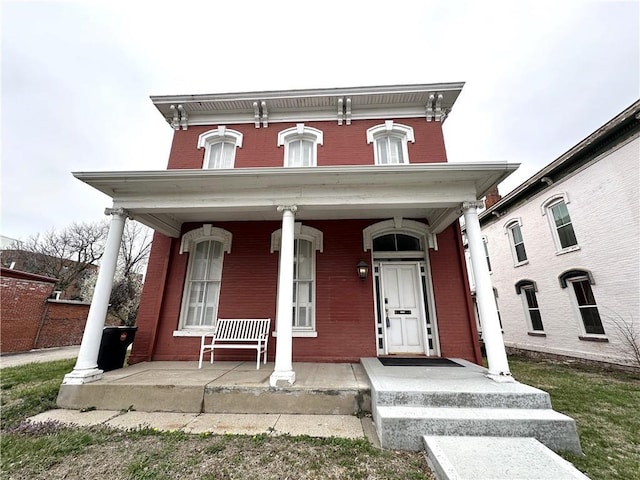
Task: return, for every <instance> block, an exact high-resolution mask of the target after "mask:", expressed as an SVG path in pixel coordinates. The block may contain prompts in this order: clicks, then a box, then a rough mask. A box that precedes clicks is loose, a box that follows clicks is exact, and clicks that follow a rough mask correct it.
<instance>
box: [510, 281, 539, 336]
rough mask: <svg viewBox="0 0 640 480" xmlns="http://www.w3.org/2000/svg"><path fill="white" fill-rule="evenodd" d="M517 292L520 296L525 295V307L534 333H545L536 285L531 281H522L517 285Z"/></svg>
mask: <svg viewBox="0 0 640 480" xmlns="http://www.w3.org/2000/svg"><path fill="white" fill-rule="evenodd" d="M516 292H517V293H518V294H519V295H520V294H522V293H524V306H525V313H526V316H527V320H528V323H529V328H530V329H531V330H532V331H533V332H542V331H544V327H543V325H542V315H540V307H539V306H538V298H537V297H536V284H535V283H534V282H532V281H531V280H522V281H520V282H518V283H516Z"/></svg>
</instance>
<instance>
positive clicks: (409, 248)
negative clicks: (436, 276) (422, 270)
mask: <svg viewBox="0 0 640 480" xmlns="http://www.w3.org/2000/svg"><path fill="white" fill-rule="evenodd" d="M373 250H374V252H420V251H422V247H421V245H420V239H419V238H416V237H414V236H413V235H406V234H403V233H387V234H386V235H382V236H380V237H376V238H374V239H373Z"/></svg>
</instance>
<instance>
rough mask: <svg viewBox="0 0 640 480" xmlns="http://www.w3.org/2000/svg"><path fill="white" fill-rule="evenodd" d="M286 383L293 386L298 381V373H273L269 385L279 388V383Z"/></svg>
mask: <svg viewBox="0 0 640 480" xmlns="http://www.w3.org/2000/svg"><path fill="white" fill-rule="evenodd" d="M281 381H285V382H287V383H288V384H289V385H293V384H294V383H295V381H296V372H294V371H293V370H291V371H288V372H273V373H272V374H271V376H270V377H269V385H271V386H272V387H277V386H278V382H281Z"/></svg>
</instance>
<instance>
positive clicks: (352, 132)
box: [168, 118, 447, 169]
mask: <svg viewBox="0 0 640 480" xmlns="http://www.w3.org/2000/svg"><path fill="white" fill-rule="evenodd" d="M381 123H384V121H383V120H355V121H353V122H352V123H351V125H346V124H344V125H338V124H337V122H335V121H333V122H304V125H305V126H308V127H313V128H317V129H319V130H321V131H322V132H323V144H322V145H318V166H329V165H373V163H374V160H373V144H367V133H366V132H367V129H368V128H370V127H373V126H375V125H380V124H381ZM397 123H401V124H403V125H408V126H411V127H413V129H414V135H415V143H411V142H409V144H408V150H409V161H410V162H411V163H433V162H446V161H447V159H446V153H445V145H444V138H443V135H442V124H441V122H425V120H424V118H422V119H420V118H403V119H399V120H397ZM295 125H296V124H295V123H273V124H270V125H269V126H268V127H267V128H255V127H254V125H253V124H241V125H231V124H227V125H225V126H226V127H227V128H230V129H233V130H237V131H239V132H241V133H242V134H243V136H244V138H243V142H242V148H238V149H236V158H235V168H249V167H281V166H282V164H283V159H284V147H278V145H277V143H278V132H280V131H282V130H285V129H287V128H290V127H294V126H295ZM215 128H216V126H215V125H206V126H192V127H189V129H188V130H177V131H176V132H175V134H174V137H173V143H172V146H171V154H170V157H169V164H168V168H170V169H174V168H202V162H203V159H204V148H202V149H198V148H197V144H198V137H199V136H200V135H201V134H202V133H204V132H206V131H209V130H212V129H215Z"/></svg>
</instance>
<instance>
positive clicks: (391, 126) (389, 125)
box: [367, 120, 415, 165]
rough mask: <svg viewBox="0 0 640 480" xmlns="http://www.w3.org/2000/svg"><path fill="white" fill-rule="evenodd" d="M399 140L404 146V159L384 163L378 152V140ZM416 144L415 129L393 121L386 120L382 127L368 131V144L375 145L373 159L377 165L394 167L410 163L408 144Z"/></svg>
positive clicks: (375, 127) (377, 126) (374, 127)
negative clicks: (393, 165)
mask: <svg viewBox="0 0 640 480" xmlns="http://www.w3.org/2000/svg"><path fill="white" fill-rule="evenodd" d="M392 138H395V139H399V140H400V142H401V145H402V158H401V159H398V161H397V162H391V161H389V162H383V161H382V159H381V158H380V154H379V152H378V142H377V141H378V140H382V139H392ZM408 142H411V143H415V136H414V134H413V128H412V127H409V126H407V125H402V124H400V123H395V122H394V121H393V120H386V121H385V122H384V123H383V124H381V125H376V126H373V127H371V128H369V129H367V144H369V143H373V144H374V148H373V158H374V161H375V164H376V165H392V164H404V163H409V149H408V147H407V143H408Z"/></svg>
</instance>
